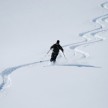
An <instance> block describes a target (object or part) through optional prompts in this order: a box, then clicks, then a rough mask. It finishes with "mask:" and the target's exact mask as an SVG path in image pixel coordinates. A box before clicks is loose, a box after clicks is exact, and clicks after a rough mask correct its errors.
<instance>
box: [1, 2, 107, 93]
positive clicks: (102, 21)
mask: <svg viewBox="0 0 108 108" xmlns="http://www.w3.org/2000/svg"><path fill="white" fill-rule="evenodd" d="M107 5H108V2H105V3H102V4H101V5H100V6H101V7H102V8H104V9H108V6H107ZM107 19H108V14H106V15H102V16H100V17H97V18H95V19H93V20H92V21H93V22H94V23H97V24H98V25H99V26H100V27H99V28H96V29H94V30H91V31H87V32H84V33H80V34H79V36H81V37H83V38H84V39H85V40H84V41H82V42H78V43H74V44H68V45H65V46H63V47H68V48H70V49H71V50H73V51H74V53H79V54H81V55H82V57H81V58H82V59H84V58H87V57H88V56H89V54H88V53H86V52H84V51H82V50H80V48H81V47H83V46H85V45H90V44H93V43H96V42H99V41H103V40H104V38H103V37H101V36H99V35H98V34H99V33H101V32H105V31H108V25H107V23H106V22H107V21H106V20H107ZM47 61H49V60H45V61H43V62H47ZM39 63H42V61H37V62H33V63H28V64H24V65H19V66H15V67H9V68H6V69H5V70H4V71H2V72H1V73H0V77H1V78H2V82H1V84H0V91H2V90H4V89H5V88H7V87H8V86H10V84H11V80H10V77H9V76H10V74H11V73H12V72H14V71H15V70H17V69H20V68H23V67H26V66H30V65H33V64H39ZM63 66H67V64H66V65H63ZM68 66H77V67H95V66H90V65H79V64H70V65H68Z"/></svg>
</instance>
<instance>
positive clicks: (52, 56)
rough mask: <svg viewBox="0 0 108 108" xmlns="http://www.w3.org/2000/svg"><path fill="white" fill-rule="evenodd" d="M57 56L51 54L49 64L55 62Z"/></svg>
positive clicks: (56, 54)
mask: <svg viewBox="0 0 108 108" xmlns="http://www.w3.org/2000/svg"><path fill="white" fill-rule="evenodd" d="M57 56H58V53H55V52H53V53H52V55H51V59H50V61H51V62H56V58H57Z"/></svg>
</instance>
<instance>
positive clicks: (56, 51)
mask: <svg viewBox="0 0 108 108" xmlns="http://www.w3.org/2000/svg"><path fill="white" fill-rule="evenodd" d="M59 43H60V41H59V40H57V42H56V43H55V44H53V45H52V46H51V47H50V50H52V49H53V51H52V54H51V59H50V61H51V62H54V63H55V62H56V58H57V56H58V54H59V50H61V51H62V52H64V49H63V48H62V47H61V45H60V44H59Z"/></svg>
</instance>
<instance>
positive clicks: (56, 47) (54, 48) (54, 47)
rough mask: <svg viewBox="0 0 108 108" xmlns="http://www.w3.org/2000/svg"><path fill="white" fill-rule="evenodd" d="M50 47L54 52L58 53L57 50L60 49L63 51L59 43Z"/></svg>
mask: <svg viewBox="0 0 108 108" xmlns="http://www.w3.org/2000/svg"><path fill="white" fill-rule="evenodd" d="M50 49H53V52H54V53H59V50H61V51H62V52H63V51H64V50H63V48H62V47H61V45H60V44H57V43H56V44H54V45H52V46H51V47H50Z"/></svg>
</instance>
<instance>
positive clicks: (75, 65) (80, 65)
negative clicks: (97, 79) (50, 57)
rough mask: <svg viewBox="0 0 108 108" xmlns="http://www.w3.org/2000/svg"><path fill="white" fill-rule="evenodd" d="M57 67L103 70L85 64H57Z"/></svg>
mask: <svg viewBox="0 0 108 108" xmlns="http://www.w3.org/2000/svg"><path fill="white" fill-rule="evenodd" d="M57 66H70V67H71V66H72V67H88V68H101V67H99V66H93V65H84V64H57Z"/></svg>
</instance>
